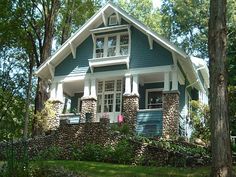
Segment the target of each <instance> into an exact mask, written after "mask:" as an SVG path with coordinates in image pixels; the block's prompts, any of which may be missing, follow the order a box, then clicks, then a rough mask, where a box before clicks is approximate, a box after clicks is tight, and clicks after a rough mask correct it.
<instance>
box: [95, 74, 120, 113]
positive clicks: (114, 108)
mask: <svg viewBox="0 0 236 177" xmlns="http://www.w3.org/2000/svg"><path fill="white" fill-rule="evenodd" d="M118 80H120V81H121V89H120V91H118V90H117V83H118ZM107 81H114V89H113V91H105V83H106V82H107ZM99 82H102V92H100V93H98V89H97V96H98V95H101V112H98V109H97V113H99V114H100V113H105V112H106V111H105V110H104V107H105V104H104V100H105V95H108V94H112V95H113V103H112V105H113V108H112V109H113V110H112V112H108V113H115V112H117V111H116V95H117V94H120V111H119V112H121V110H122V94H123V79H122V78H114V79H107V80H100V81H98V82H97V88H98V84H99Z"/></svg>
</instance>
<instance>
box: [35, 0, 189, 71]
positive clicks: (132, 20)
mask: <svg viewBox="0 0 236 177" xmlns="http://www.w3.org/2000/svg"><path fill="white" fill-rule="evenodd" d="M108 8H112V9H113V10H114V11H115V12H117V13H120V14H121V16H122V18H124V19H125V20H128V21H129V22H130V23H131V24H133V25H134V26H135V27H137V28H138V29H140V30H141V31H143V32H144V33H145V32H146V34H150V35H151V36H152V37H153V38H154V40H155V41H156V42H157V43H159V44H160V45H162V46H163V47H165V48H168V49H169V50H173V51H174V52H176V53H178V54H180V55H181V56H182V57H183V58H185V59H186V58H187V55H186V54H185V53H184V52H183V51H182V50H181V49H179V48H178V47H176V46H175V45H174V44H172V43H170V42H169V41H167V40H166V39H164V38H162V37H161V36H159V35H158V34H156V33H155V32H153V31H151V30H150V29H148V28H147V27H146V26H145V25H144V24H142V23H141V22H139V21H138V20H137V19H135V18H134V17H132V16H131V15H129V14H128V13H127V12H125V11H124V10H123V9H121V8H119V7H117V6H115V5H114V4H113V3H112V2H108V3H107V4H106V5H105V6H104V7H102V8H101V9H100V10H99V11H97V13H96V14H94V15H93V16H92V17H91V18H90V19H89V20H88V21H87V22H86V23H85V24H84V25H83V26H82V27H81V28H80V29H79V30H77V31H76V33H75V34H74V35H73V36H72V37H70V38H69V39H68V40H67V41H66V42H65V43H64V44H63V45H62V46H61V48H59V49H58V50H57V51H56V52H55V53H54V55H52V56H51V57H50V58H49V59H47V60H46V61H45V62H44V63H43V64H42V65H41V66H40V67H39V68H38V70H37V71H36V72H35V74H36V75H40V74H39V72H40V71H41V70H42V69H43V68H44V67H45V64H47V63H49V62H51V61H53V60H55V59H57V57H58V55H59V54H60V53H62V52H64V50H66V48H67V46H68V45H67V43H70V42H72V41H74V40H75V39H77V38H78V36H80V35H81V34H82V33H83V32H86V31H88V29H87V28H89V27H91V26H92V24H93V23H94V22H96V20H98V19H99V17H101V15H102V13H105V11H106V10H107V9H108Z"/></svg>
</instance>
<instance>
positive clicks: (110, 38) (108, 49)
mask: <svg viewBox="0 0 236 177" xmlns="http://www.w3.org/2000/svg"><path fill="white" fill-rule="evenodd" d="M128 54H129V35H128V34H127V33H126V32H125V33H124V32H123V33H121V34H120V33H118V34H116V35H114V34H113V35H103V36H99V37H97V38H96V44H95V55H94V57H95V58H103V57H113V56H120V55H128Z"/></svg>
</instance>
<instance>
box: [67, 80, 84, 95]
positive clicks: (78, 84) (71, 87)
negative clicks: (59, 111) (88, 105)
mask: <svg viewBox="0 0 236 177" xmlns="http://www.w3.org/2000/svg"><path fill="white" fill-rule="evenodd" d="M63 90H64V92H65V93H66V94H68V95H70V96H73V95H74V94H75V93H79V92H83V91H84V81H82V80H79V81H71V82H64V83H63Z"/></svg>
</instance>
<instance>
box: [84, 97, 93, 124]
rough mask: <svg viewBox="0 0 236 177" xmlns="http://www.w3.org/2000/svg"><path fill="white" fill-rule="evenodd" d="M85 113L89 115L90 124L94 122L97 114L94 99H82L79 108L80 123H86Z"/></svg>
mask: <svg viewBox="0 0 236 177" xmlns="http://www.w3.org/2000/svg"><path fill="white" fill-rule="evenodd" d="M86 113H90V114H91V115H90V116H91V120H90V121H91V122H95V120H96V113H97V100H96V99H95V98H91V97H89V98H82V107H81V114H80V122H81V123H85V122H86Z"/></svg>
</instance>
